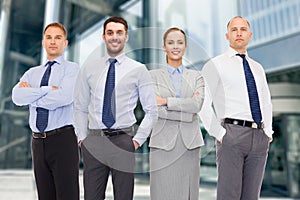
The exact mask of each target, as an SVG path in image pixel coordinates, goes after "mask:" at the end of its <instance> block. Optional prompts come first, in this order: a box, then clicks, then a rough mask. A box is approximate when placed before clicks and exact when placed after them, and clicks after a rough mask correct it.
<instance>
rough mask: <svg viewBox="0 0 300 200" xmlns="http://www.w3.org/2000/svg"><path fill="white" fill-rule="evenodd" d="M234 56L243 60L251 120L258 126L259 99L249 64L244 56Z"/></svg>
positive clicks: (260, 118)
mask: <svg viewBox="0 0 300 200" xmlns="http://www.w3.org/2000/svg"><path fill="white" fill-rule="evenodd" d="M236 55H237V56H240V57H241V58H242V59H243V66H244V73H245V77H246V83H247V90H248V96H249V102H250V108H251V114H252V118H253V120H254V122H255V123H256V124H257V125H260V123H261V120H262V116H261V110H260V105H259V98H258V93H257V88H256V83H255V79H254V76H253V74H252V71H251V69H250V66H249V63H248V61H247V60H246V56H245V55H244V54H236Z"/></svg>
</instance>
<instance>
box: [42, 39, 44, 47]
mask: <svg viewBox="0 0 300 200" xmlns="http://www.w3.org/2000/svg"><path fill="white" fill-rule="evenodd" d="M42 46H43V48H45V40H44V39H43V40H42Z"/></svg>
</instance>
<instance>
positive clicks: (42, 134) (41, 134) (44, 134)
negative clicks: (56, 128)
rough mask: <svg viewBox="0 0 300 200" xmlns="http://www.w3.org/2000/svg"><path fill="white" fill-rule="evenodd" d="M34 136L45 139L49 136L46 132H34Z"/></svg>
mask: <svg viewBox="0 0 300 200" xmlns="http://www.w3.org/2000/svg"><path fill="white" fill-rule="evenodd" d="M36 135H39V136H36ZM32 137H33V138H35V139H45V138H46V137H47V134H46V133H45V132H44V133H33V134H32Z"/></svg>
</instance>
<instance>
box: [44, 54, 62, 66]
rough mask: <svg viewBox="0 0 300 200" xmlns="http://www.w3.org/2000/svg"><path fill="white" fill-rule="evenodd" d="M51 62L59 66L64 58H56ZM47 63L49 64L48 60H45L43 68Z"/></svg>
mask: <svg viewBox="0 0 300 200" xmlns="http://www.w3.org/2000/svg"><path fill="white" fill-rule="evenodd" d="M52 61H56V63H57V64H59V65H60V64H61V63H62V62H63V61H64V57H63V56H58V57H56V58H55V59H54V60H52ZM48 62H49V60H48V59H47V60H46V62H45V63H44V64H43V66H44V67H46V66H47V63H48Z"/></svg>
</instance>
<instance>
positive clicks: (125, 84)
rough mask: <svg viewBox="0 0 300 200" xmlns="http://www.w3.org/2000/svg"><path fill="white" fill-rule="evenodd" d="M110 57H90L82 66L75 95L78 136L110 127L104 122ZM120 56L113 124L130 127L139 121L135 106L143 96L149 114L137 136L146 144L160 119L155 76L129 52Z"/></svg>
mask: <svg viewBox="0 0 300 200" xmlns="http://www.w3.org/2000/svg"><path fill="white" fill-rule="evenodd" d="M108 59H109V57H108V56H105V57H102V58H95V59H89V60H88V61H87V62H86V63H85V64H84V65H83V66H82V67H81V71H80V74H79V76H78V80H77V81H76V83H77V85H76V91H75V96H74V109H75V110H74V112H75V115H74V119H75V132H76V134H77V136H78V140H84V139H85V138H86V136H87V134H88V129H105V128H106V126H105V125H104V124H103V123H102V108H103V98H104V87H105V81H106V76H107V71H108V68H109V61H108ZM116 59H117V63H116V64H115V73H116V79H115V90H116V122H115V124H114V125H113V126H112V127H111V128H112V129H120V128H127V127H130V126H132V125H134V124H135V122H136V118H135V115H134V109H135V107H136V105H137V101H138V99H139V100H140V102H141V104H142V107H143V110H144V112H145V116H144V119H143V121H142V122H141V124H140V126H139V128H138V130H137V133H136V134H135V136H134V138H133V139H134V140H136V141H137V142H138V143H139V144H140V145H142V144H143V143H144V142H145V140H146V139H147V137H148V136H149V134H150V131H151V129H152V126H153V123H154V122H155V121H156V119H157V106H156V101H155V94H154V88H153V84H152V79H151V77H150V73H149V72H148V70H147V68H146V67H145V65H143V64H141V63H139V62H137V61H135V60H132V59H130V58H129V57H127V56H125V54H121V55H119V56H117V57H116Z"/></svg>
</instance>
